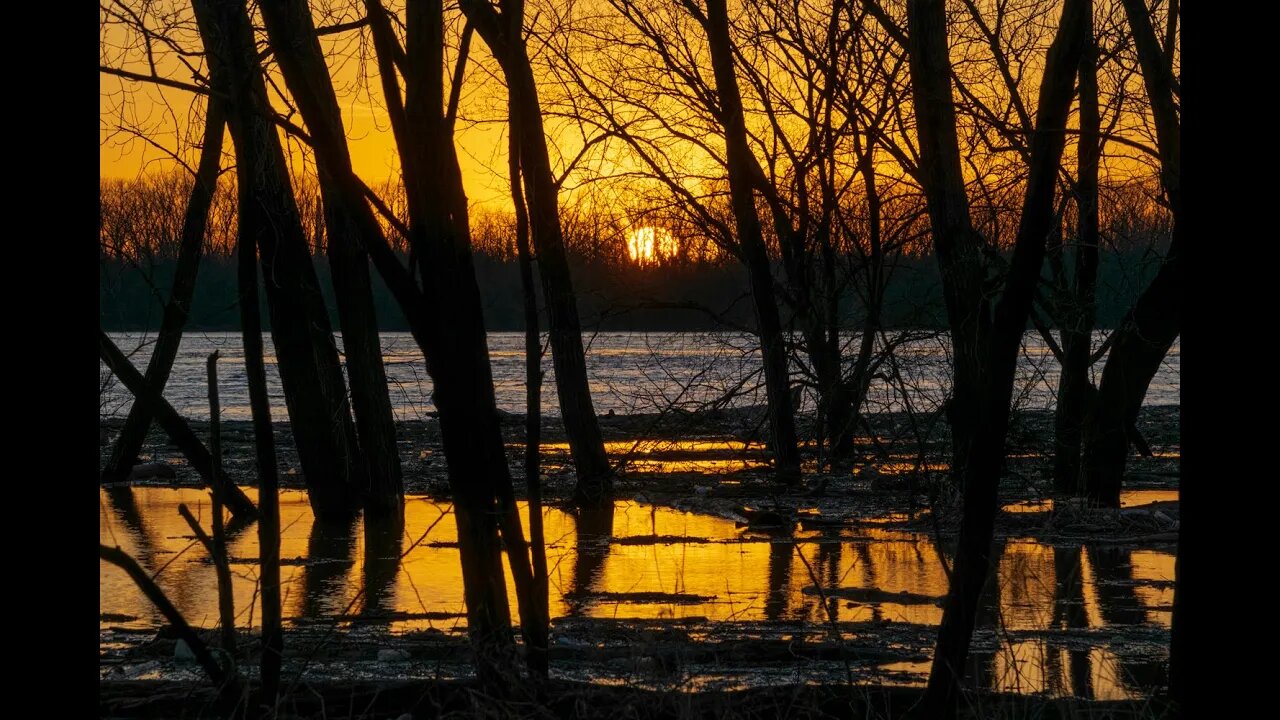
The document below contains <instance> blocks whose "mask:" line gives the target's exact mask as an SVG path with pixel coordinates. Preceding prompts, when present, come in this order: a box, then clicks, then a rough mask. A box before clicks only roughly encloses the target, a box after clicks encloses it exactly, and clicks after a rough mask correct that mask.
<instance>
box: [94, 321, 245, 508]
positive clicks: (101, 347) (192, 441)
mask: <svg viewBox="0 0 1280 720" xmlns="http://www.w3.org/2000/svg"><path fill="white" fill-rule="evenodd" d="M98 356H99V357H100V358H101V359H102V362H103V363H105V364H106V365H107V367H109V368H111V372H113V373H115V375H116V377H118V378H120V382H121V383H123V384H124V386H125V387H126V388H128V389H129V392H131V393H133V402H134V403H135V404H141V405H143V406H144V407H146V408H147V411H148V412H149V413H150V414H151V416H152V417H154V418H155V420H156V422H158V423H160V427H161V428H163V429H164V431H165V433H166V434H168V436H169V439H170V440H172V441H173V444H174V445H177V446H178V450H180V451H181V452H182V454H183V455H185V456H186V458H187V462H189V463H191V466H192V467H193V468H195V470H196V472H198V473H200V477H201V478H203V479H204V481H205V483H207V484H208V485H209V487H214V486H215V485H217V486H218V487H219V488H221V490H222V493H223V497H224V498H226V500H227V508H228V509H229V510H230V511H231V513H232V514H233V515H235V516H236V517H237V518H239V517H248V518H252V517H255V516H256V515H257V513H258V511H257V508H255V507H254V506H253V503H252V502H250V501H249V498H248V497H246V496H245V494H244V491H243V490H241V489H240V488H238V487H236V486H235V483H233V482H231V481H230V480H229V479H228V478H227V476H226V475H224V474H223V473H222V472H221V471H220V470H219V469H217V468H215V467H214V465H213V456H212V455H210V454H209V451H208V450H207V449H205V446H204V443H202V442H200V438H198V437H196V434H195V433H194V432H192V431H191V427H190V426H189V425H187V421H186V420H183V419H182V416H181V415H179V414H178V411H177V410H174V409H173V406H172V405H170V404H169V401H168V400H165V399H164V396H162V395H161V394H160V392H159V391H158V390H156V389H155V388H153V387H151V386H150V385H148V384H147V381H146V379H145V378H143V377H142V373H140V372H138V369H137V368H135V367H134V366H133V363H131V362H129V358H127V357H125V355H124V353H122V352H120V348H118V347H116V344H115V343H113V342H111V338H109V337H107V334H106V333H105V332H103V331H102V330H98Z"/></svg>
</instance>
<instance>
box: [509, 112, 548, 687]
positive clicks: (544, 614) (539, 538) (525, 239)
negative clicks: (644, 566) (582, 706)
mask: <svg viewBox="0 0 1280 720" xmlns="http://www.w3.org/2000/svg"><path fill="white" fill-rule="evenodd" d="M512 115H514V112H513V113H512ZM507 158H508V163H507V165H508V168H509V170H510V172H509V175H510V176H511V202H512V204H513V205H514V206H515V210H516V227H515V231H516V253H517V255H518V256H519V261H520V290H521V292H522V294H523V296H524V365H525V441H524V476H525V484H526V486H527V488H528V493H529V545H530V551H531V553H532V556H533V557H532V560H533V584H532V587H531V588H530V590H531V591H532V593H531V596H530V598H529V600H528V601H529V602H531V603H532V604H533V610H534V612H533V613H532V614H534V615H535V616H536V618H537V621H538V623H537V625H536V626H534V628H532V632H530V633H528V637H529V638H530V640H531V642H530V645H529V649H528V653H529V655H528V665H529V672H530V674H531V675H533V677H534V678H536V679H538V680H539V681H545V680H546V679H547V677H548V674H549V672H550V667H549V663H548V657H547V651H548V641H549V639H550V638H549V636H550V631H551V627H550V625H551V617H550V615H549V612H550V611H549V603H550V599H549V597H548V584H549V579H548V575H547V542H546V536H545V532H544V530H543V526H542V478H541V468H540V465H541V459H542V339H541V332H540V331H539V323H538V292H537V289H536V287H535V286H534V279H533V253H532V252H531V251H530V249H529V216H528V212H527V209H526V207H525V201H524V192H523V191H522V190H521V188H520V147H519V144H518V143H517V141H516V138H515V135H514V134H511V135H509V142H508V145H507Z"/></svg>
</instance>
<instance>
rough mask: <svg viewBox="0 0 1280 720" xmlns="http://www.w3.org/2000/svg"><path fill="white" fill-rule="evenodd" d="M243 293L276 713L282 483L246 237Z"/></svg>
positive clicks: (265, 658)
mask: <svg viewBox="0 0 1280 720" xmlns="http://www.w3.org/2000/svg"><path fill="white" fill-rule="evenodd" d="M236 255H237V257H236V269H237V272H238V274H237V281H238V284H239V290H240V302H239V305H240V332H241V336H242V338H243V340H242V342H243V344H244V372H245V381H246V384H247V385H248V386H249V410H250V413H251V415H252V417H253V447H254V459H255V463H256V466H257V469H258V513H259V518H258V577H259V583H260V584H261V587H262V591H261V592H262V659H261V661H260V664H259V667H260V672H261V680H262V682H261V685H260V690H261V693H262V702H263V703H265V704H267V705H268V706H269V707H271V708H274V707H275V702H276V692H277V691H278V690H279V687H280V665H281V661H282V660H283V657H284V631H283V630H282V629H281V624H280V620H281V613H282V608H281V599H280V493H279V487H280V481H279V477H278V476H277V474H276V473H277V470H276V441H275V431H274V430H273V428H272V425H271V400H270V397H269V396H268V395H267V368H266V363H265V362H264V359H263V349H262V320H261V318H262V315H261V306H262V305H261V301H260V300H259V299H258V257H257V252H256V249H255V248H254V246H253V240H252V239H251V238H248V237H246V236H244V235H241V236H240V237H239V239H238V247H237V250H236Z"/></svg>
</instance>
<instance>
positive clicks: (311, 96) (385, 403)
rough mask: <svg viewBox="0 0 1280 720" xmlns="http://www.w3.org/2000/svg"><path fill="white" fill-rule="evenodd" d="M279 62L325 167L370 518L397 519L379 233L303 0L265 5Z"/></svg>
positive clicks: (331, 249)
mask: <svg viewBox="0 0 1280 720" xmlns="http://www.w3.org/2000/svg"><path fill="white" fill-rule="evenodd" d="M261 10H262V18H263V21H264V23H265V24H266V28H267V35H268V37H269V38H270V42H271V45H272V47H273V48H274V49H275V59H276V62H278V63H279V64H280V70H281V73H282V74H283V75H284V79H285V84H286V85H287V86H288V88H289V92H290V94H291V95H292V96H293V99H294V101H295V102H296V103H297V104H298V109H299V111H300V112H301V115H302V119H303V120H304V121H305V122H306V124H307V130H308V132H309V133H310V137H311V147H312V149H313V150H314V151H315V156H316V165H317V168H318V170H319V174H320V192H321V196H322V197H323V201H324V224H325V230H326V233H327V237H328V244H327V247H328V254H329V261H330V262H329V267H330V270H331V273H332V277H333V289H334V296H335V298H336V299H337V305H338V319H339V321H340V322H341V328H342V341H343V350H344V352H345V355H346V364H347V378H348V380H349V381H350V384H351V404H352V406H353V409H354V410H355V421H356V431H357V434H358V437H359V441H360V449H361V451H362V454H363V456H364V459H365V461H366V463H367V467H368V472H367V480H368V484H367V485H366V486H365V487H363V488H361V489H362V491H363V493H362V494H363V500H364V507H365V510H366V517H368V518H369V519H372V520H378V519H384V520H391V521H392V524H399V522H400V521H401V520H402V518H403V512H404V489H403V484H402V482H401V477H400V475H401V473H400V456H399V453H398V451H397V446H396V426H395V420H394V417H393V415H392V411H391V399H390V397H389V396H388V394H387V376H386V370H385V368H384V367H383V363H382V345H381V342H380V340H379V336H378V319H377V316H376V315H375V313H374V309H373V294H372V292H371V289H370V284H369V261H368V258H367V256H366V254H365V250H364V247H365V246H366V245H367V244H369V243H370V242H378V240H377V239H370V240H366V239H365V236H366V235H368V234H370V233H378V234H379V235H380V234H381V229H380V228H379V227H378V225H377V222H376V220H375V219H374V217H373V214H372V211H371V210H370V209H369V206H368V204H367V203H366V202H365V200H364V197H363V196H362V194H361V193H360V192H359V189H358V188H357V187H356V186H355V184H354V183H351V182H350V181H349V178H350V177H351V175H352V169H351V156H350V154H349V152H348V150H347V141H346V134H345V132H344V130H343V124H342V112H341V110H340V108H339V106H338V98H337V96H336V95H335V94H334V91H333V83H332V81H331V80H330V78H329V71H328V66H327V65H326V64H325V60H324V52H323V51H322V50H321V48H320V39H319V36H318V35H316V33H315V27H314V24H313V21H312V19H311V9H310V7H309V5H308V4H307V3H306V2H300V1H299V0H284V1H282V2H274V3H265V4H263V5H262V7H261Z"/></svg>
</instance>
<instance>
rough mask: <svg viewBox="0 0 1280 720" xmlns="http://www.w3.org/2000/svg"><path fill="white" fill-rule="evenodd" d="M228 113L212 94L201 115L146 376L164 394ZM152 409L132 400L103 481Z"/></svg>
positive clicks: (129, 451)
mask: <svg viewBox="0 0 1280 720" xmlns="http://www.w3.org/2000/svg"><path fill="white" fill-rule="evenodd" d="M226 124H227V121H226V116H225V114H224V113H223V108H222V102H221V101H219V100H218V99H217V98H215V97H213V96H210V98H209V104H208V107H207V109H206V110H205V117H204V143H203V146H202V148H201V150H200V163H199V165H198V166H197V167H196V175H195V180H194V182H193V183H192V185H191V195H190V197H189V199H188V200H187V211H186V214H185V215H184V216H183V218H182V241H181V244H180V245H179V246H178V264H177V267H176V268H175V269H174V273H173V289H172V291H170V294H169V302H168V303H166V304H165V306H164V316H163V318H161V320H160V332H159V333H158V334H157V335H156V342H155V347H154V348H153V349H152V351H151V360H150V361H149V362H148V363H147V371H146V374H145V375H144V377H145V378H146V380H147V384H148V385H150V386H151V387H154V388H155V389H157V390H159V391H160V392H164V386H165V383H167V382H169V372H170V371H171V370H172V369H173V361H174V358H176V357H177V356H178V346H179V345H181V344H182V328H183V327H184V326H185V325H186V324H187V314H188V313H189V312H190V309H191V297H192V295H193V294H194V293H195V289H196V273H197V272H198V271H199V268H200V256H201V254H202V253H203V252H204V247H203V246H204V235H205V228H206V227H207V226H208V224H209V208H210V206H212V204H213V194H214V192H215V191H216V190H217V185H218V163H219V161H220V160H221V159H222V135H223V133H224V132H225V130H226ZM151 420H152V417H151V413H149V412H147V408H146V405H143V404H141V403H134V404H133V406H132V407H130V408H129V415H128V417H126V418H125V421H124V428H123V429H122V430H121V431H120V437H118V438H116V444H115V446H114V447H113V448H112V450H111V458H110V459H109V460H107V467H106V469H104V470H103V471H102V480H103V482H115V481H119V480H123V479H125V478H126V477H128V476H129V472H130V471H131V470H132V469H133V466H134V463H136V462H137V459H138V452H139V451H141V450H142V444H143V442H144V441H145V440H146V438H147V431H148V430H149V429H150V428H151Z"/></svg>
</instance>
